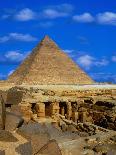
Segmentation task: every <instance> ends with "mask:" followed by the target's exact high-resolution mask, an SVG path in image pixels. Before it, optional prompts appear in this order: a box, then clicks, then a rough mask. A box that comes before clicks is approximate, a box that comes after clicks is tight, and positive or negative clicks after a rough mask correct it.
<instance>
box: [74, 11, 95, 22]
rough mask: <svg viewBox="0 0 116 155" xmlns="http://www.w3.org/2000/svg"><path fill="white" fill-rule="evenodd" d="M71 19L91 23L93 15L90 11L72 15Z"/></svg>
mask: <svg viewBox="0 0 116 155" xmlns="http://www.w3.org/2000/svg"><path fill="white" fill-rule="evenodd" d="M73 20H74V21H75V22H79V23H91V22H93V21H94V17H93V16H92V15H91V14H90V13H83V14H81V15H75V16H73Z"/></svg>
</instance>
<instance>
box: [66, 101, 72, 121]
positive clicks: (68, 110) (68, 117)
mask: <svg viewBox="0 0 116 155" xmlns="http://www.w3.org/2000/svg"><path fill="white" fill-rule="evenodd" d="M71 117H72V106H71V102H68V103H67V119H69V120H70V119H71Z"/></svg>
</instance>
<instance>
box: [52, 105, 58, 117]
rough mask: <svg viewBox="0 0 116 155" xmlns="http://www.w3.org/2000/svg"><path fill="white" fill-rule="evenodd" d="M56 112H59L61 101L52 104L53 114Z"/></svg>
mask: <svg viewBox="0 0 116 155" xmlns="http://www.w3.org/2000/svg"><path fill="white" fill-rule="evenodd" d="M55 113H58V114H59V103H57V102H55V103H52V104H51V114H52V115H54V114H55Z"/></svg>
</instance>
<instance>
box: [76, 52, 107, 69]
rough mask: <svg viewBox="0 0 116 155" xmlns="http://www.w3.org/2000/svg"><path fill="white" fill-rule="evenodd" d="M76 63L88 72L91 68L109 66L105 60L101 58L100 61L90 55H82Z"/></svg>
mask: <svg viewBox="0 0 116 155" xmlns="http://www.w3.org/2000/svg"><path fill="white" fill-rule="evenodd" d="M77 63H79V64H80V66H82V67H84V68H85V69H87V70H89V69H90V68H91V67H93V66H97V67H100V66H107V65H108V64H109V61H108V60H106V59H105V58H102V59H100V60H98V59H96V58H94V57H92V56H90V55H87V54H86V55H82V56H80V57H79V58H78V59H77Z"/></svg>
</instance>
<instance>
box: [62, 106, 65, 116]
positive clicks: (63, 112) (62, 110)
mask: <svg viewBox="0 0 116 155" xmlns="http://www.w3.org/2000/svg"><path fill="white" fill-rule="evenodd" d="M64 112H65V110H64V107H61V115H63V116H64Z"/></svg>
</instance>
